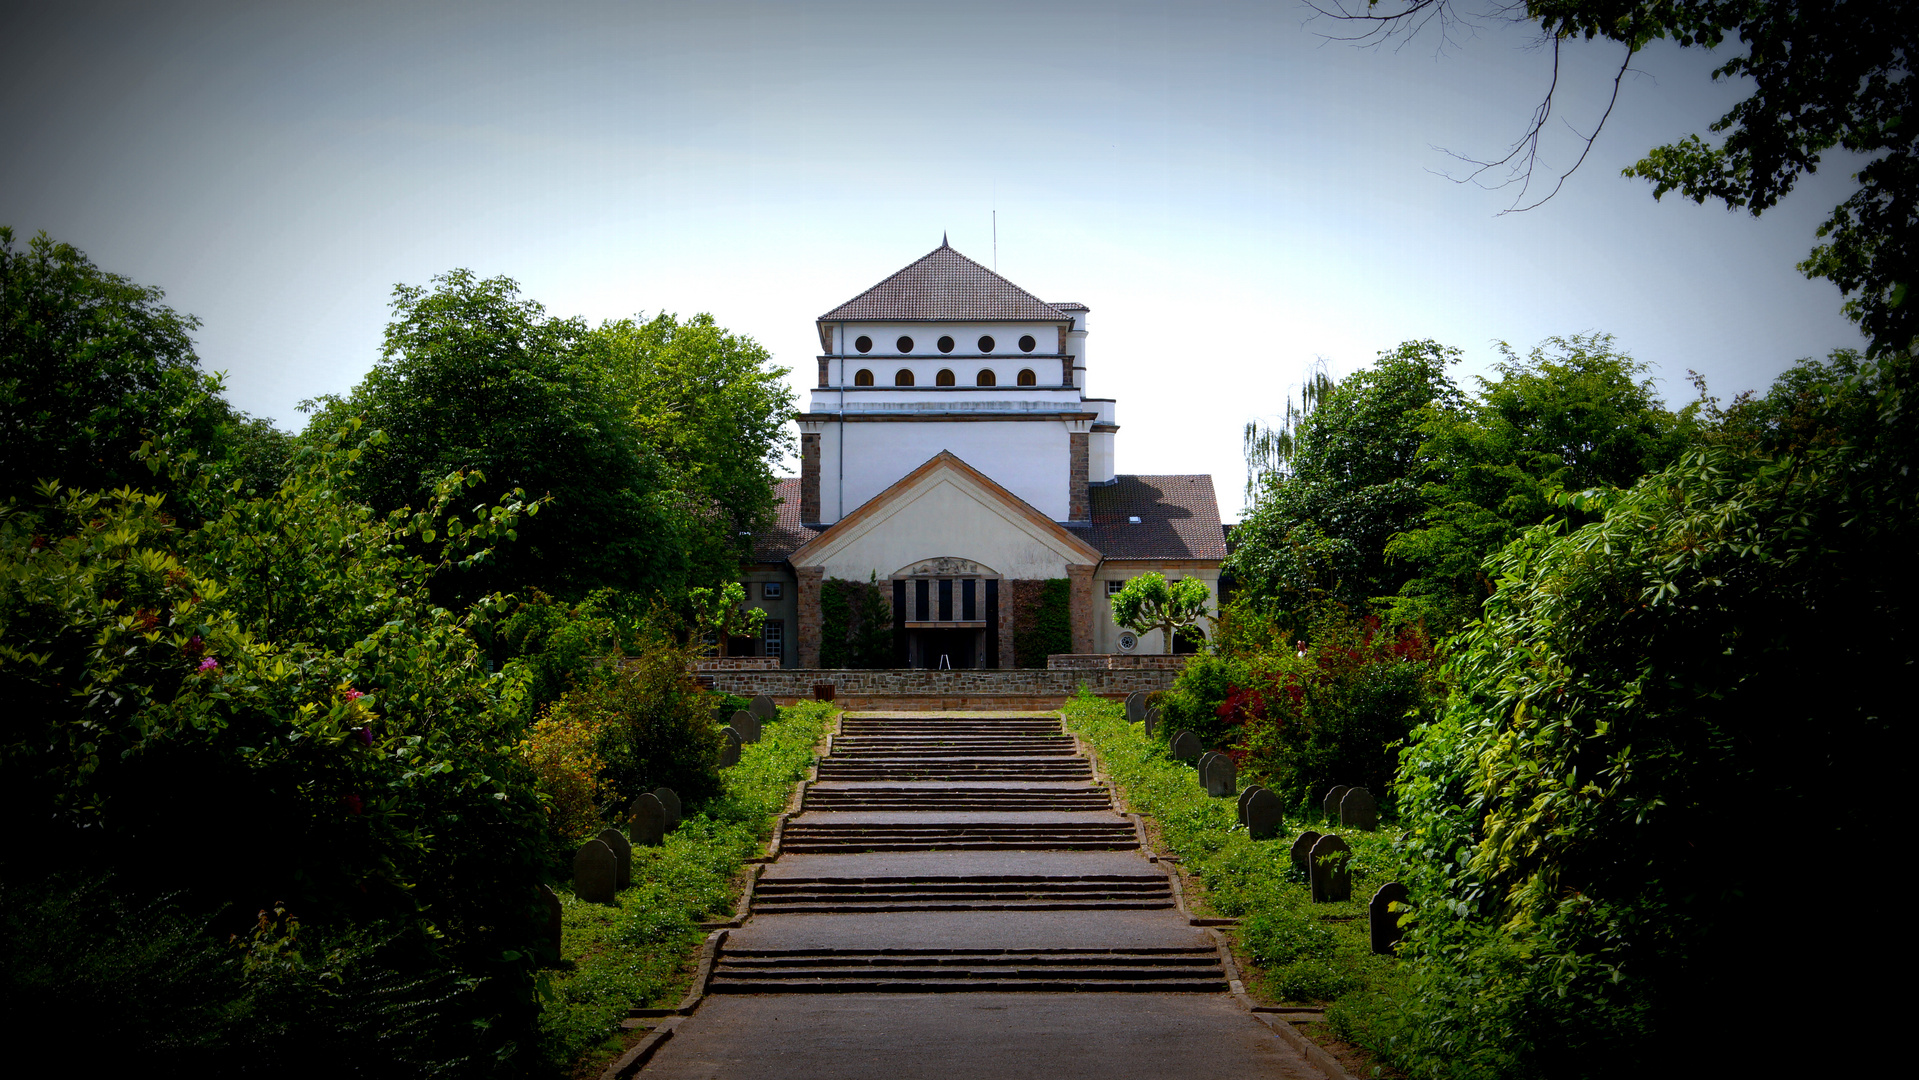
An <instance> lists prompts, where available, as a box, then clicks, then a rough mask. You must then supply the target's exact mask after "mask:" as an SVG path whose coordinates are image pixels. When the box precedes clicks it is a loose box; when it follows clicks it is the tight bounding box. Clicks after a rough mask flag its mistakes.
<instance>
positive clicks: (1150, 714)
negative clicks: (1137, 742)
mask: <svg viewBox="0 0 1919 1080" xmlns="http://www.w3.org/2000/svg"><path fill="white" fill-rule="evenodd" d="M1157 727H1159V706H1157V705H1155V706H1153V707H1152V708H1150V709H1147V710H1146V737H1147V738H1149V739H1150V738H1152V737H1153V730H1154V729H1155V728H1157Z"/></svg>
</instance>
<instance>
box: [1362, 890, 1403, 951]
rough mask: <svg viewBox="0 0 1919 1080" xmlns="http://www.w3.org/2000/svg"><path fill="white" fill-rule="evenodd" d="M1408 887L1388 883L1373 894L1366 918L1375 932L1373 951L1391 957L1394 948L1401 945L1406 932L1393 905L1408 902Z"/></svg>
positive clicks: (1367, 907)
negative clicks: (1401, 937)
mask: <svg viewBox="0 0 1919 1080" xmlns="http://www.w3.org/2000/svg"><path fill="white" fill-rule="evenodd" d="M1406 896H1407V893H1406V886H1404V885H1401V884H1400V883H1399V882H1397V881H1388V882H1387V883H1386V884H1384V885H1381V886H1380V887H1379V891H1378V892H1376V893H1374V894H1373V900H1372V903H1370V904H1367V905H1366V918H1367V920H1368V923H1369V925H1370V926H1371V929H1372V932H1373V951H1374V952H1376V953H1380V954H1382V955H1385V956H1391V955H1392V953H1393V946H1395V945H1397V944H1399V939H1400V936H1401V935H1402V934H1403V933H1404V931H1403V930H1402V929H1401V928H1400V925H1399V912H1397V911H1394V910H1392V905H1393V904H1394V903H1395V902H1397V903H1401V904H1403V903H1405V902H1406Z"/></svg>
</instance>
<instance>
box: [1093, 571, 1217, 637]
mask: <svg viewBox="0 0 1919 1080" xmlns="http://www.w3.org/2000/svg"><path fill="white" fill-rule="evenodd" d="M1212 599H1213V596H1212V593H1211V591H1209V590H1208V589H1207V588H1206V583H1205V582H1204V581H1201V580H1199V579H1198V578H1182V579H1180V580H1179V581H1167V580H1166V577H1165V575H1163V574H1157V573H1148V574H1141V575H1140V576H1138V577H1136V578H1134V579H1133V580H1131V581H1129V582H1127V583H1126V586H1125V587H1124V588H1122V589H1121V590H1120V591H1119V593H1118V595H1116V596H1114V597H1113V601H1112V603H1113V621H1114V622H1116V623H1118V624H1119V625H1120V626H1122V627H1124V628H1126V629H1128V630H1131V631H1133V632H1134V633H1136V634H1146V633H1150V632H1152V631H1154V630H1159V631H1161V632H1163V633H1164V635H1165V638H1164V640H1165V643H1166V651H1167V652H1168V653H1171V652H1172V651H1173V644H1174V635H1176V634H1178V633H1179V632H1180V631H1182V630H1188V629H1197V627H1198V625H1199V623H1200V621H1201V620H1203V619H1205V618H1206V617H1207V616H1206V607H1207V605H1208V604H1210V603H1212Z"/></svg>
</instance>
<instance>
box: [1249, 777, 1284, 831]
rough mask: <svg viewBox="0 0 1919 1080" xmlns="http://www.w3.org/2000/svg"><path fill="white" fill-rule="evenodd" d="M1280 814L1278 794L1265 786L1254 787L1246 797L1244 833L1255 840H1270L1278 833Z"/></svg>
mask: <svg viewBox="0 0 1919 1080" xmlns="http://www.w3.org/2000/svg"><path fill="white" fill-rule="evenodd" d="M1281 817H1282V815H1281V813H1280V809H1279V796H1277V795H1275V794H1273V793H1272V792H1270V791H1267V790H1266V789H1265V788H1254V789H1253V793H1252V794H1251V795H1249V796H1247V798H1246V835H1248V836H1251V837H1252V838H1253V839H1255V840H1271V839H1272V838H1273V837H1275V836H1278V835H1279V823H1280V819H1281Z"/></svg>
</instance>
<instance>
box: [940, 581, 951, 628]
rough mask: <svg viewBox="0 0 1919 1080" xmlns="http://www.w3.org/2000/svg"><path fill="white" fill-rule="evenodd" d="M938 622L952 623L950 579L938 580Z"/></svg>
mask: <svg viewBox="0 0 1919 1080" xmlns="http://www.w3.org/2000/svg"><path fill="white" fill-rule="evenodd" d="M940 621H941V622H952V621H953V579H952V578H950V577H943V578H941V579H940Z"/></svg>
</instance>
